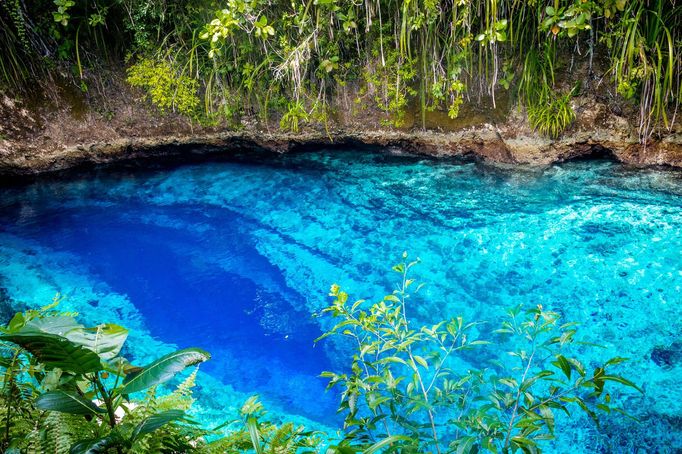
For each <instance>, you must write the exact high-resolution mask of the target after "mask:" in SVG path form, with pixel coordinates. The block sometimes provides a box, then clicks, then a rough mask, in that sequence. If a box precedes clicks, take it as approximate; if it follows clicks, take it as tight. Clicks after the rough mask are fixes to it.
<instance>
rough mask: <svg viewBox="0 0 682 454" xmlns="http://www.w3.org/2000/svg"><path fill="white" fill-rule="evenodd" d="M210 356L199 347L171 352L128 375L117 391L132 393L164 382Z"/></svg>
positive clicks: (119, 392)
mask: <svg viewBox="0 0 682 454" xmlns="http://www.w3.org/2000/svg"><path fill="white" fill-rule="evenodd" d="M210 358H211V355H210V354H208V352H206V351H204V350H201V349H199V348H186V349H184V350H178V351H176V352H173V353H169V354H168V355H166V356H163V357H161V358H159V359H157V360H156V361H154V362H152V363H151V364H149V365H148V366H146V367H144V368H143V369H142V370H141V371H140V372H138V373H136V374H132V375H128V376H127V377H126V379H125V380H124V381H123V386H121V387H120V388H118V389H117V393H118V394H132V393H135V392H138V391H142V390H143V389H147V388H150V387H152V386H155V385H158V384H161V383H164V382H166V381H168V380H170V379H171V378H173V377H174V376H175V375H176V374H177V373H179V372H181V371H182V370H184V369H185V368H186V367H189V366H193V365H195V364H199V363H203V362H204V361H207V360H209V359H210Z"/></svg>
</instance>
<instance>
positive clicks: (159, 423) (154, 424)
mask: <svg viewBox="0 0 682 454" xmlns="http://www.w3.org/2000/svg"><path fill="white" fill-rule="evenodd" d="M184 417H185V412H184V411H182V410H167V411H162V412H160V413H157V414H155V415H152V416H149V417H147V418H145V419H143V420H142V421H140V423H139V424H138V425H137V426H136V427H135V430H133V435H132V437H131V438H130V440H131V442H134V441H135V440H136V439H137V438H139V437H141V436H143V435H147V434H150V433H152V432H154V431H156V430H158V429H160V428H161V427H163V426H165V425H166V424H168V423H170V422H173V421H179V420H181V419H184Z"/></svg>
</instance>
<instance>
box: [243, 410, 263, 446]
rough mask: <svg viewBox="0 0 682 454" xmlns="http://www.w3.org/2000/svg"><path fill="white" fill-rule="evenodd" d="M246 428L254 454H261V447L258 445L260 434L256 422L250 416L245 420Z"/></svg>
mask: <svg viewBox="0 0 682 454" xmlns="http://www.w3.org/2000/svg"><path fill="white" fill-rule="evenodd" d="M246 427H247V428H248V429H249V437H251V444H252V445H253V449H254V450H255V451H256V454H263V447H262V446H261V444H260V433H259V431H258V421H257V420H256V418H255V417H253V416H251V417H250V418H249V419H247V420H246Z"/></svg>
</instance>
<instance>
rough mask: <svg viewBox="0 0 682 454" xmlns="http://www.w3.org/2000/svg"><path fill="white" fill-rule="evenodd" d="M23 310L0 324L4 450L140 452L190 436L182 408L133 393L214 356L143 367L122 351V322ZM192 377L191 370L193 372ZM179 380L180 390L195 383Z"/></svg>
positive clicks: (192, 352)
mask: <svg viewBox="0 0 682 454" xmlns="http://www.w3.org/2000/svg"><path fill="white" fill-rule="evenodd" d="M57 303H58V300H55V301H54V302H53V304H51V305H49V306H46V307H44V308H42V309H40V310H29V311H27V312H24V313H18V314H16V315H15V316H14V318H12V320H11V321H10V323H9V324H8V325H7V327H5V328H4V329H2V334H1V335H0V342H2V353H3V355H2V367H3V368H4V374H3V386H2V399H1V400H0V404H1V405H0V407H2V408H1V410H2V426H3V429H4V430H3V434H2V448H3V450H14V451H17V450H26V449H29V450H31V451H35V452H48V451H50V452H67V451H68V452H71V453H73V454H76V453H86V452H100V451H106V450H108V449H114V450H115V451H117V452H122V451H124V450H125V451H128V450H136V449H137V448H136V447H139V446H144V445H145V444H146V443H148V442H149V441H150V438H149V436H150V435H151V434H154V438H155V440H156V442H157V444H159V443H160V444H163V440H164V439H165V435H170V434H171V433H173V432H175V435H174V436H169V438H168V441H169V442H172V443H174V444H178V443H179V442H181V441H183V440H185V439H184V438H183V437H182V436H178V435H177V433H178V432H177V430H176V429H170V430H166V431H165V432H162V433H159V432H158V431H159V430H160V429H162V428H166V429H168V428H169V427H170V426H172V425H173V424H174V423H176V422H180V421H185V420H186V416H185V413H184V411H183V410H180V409H178V408H169V409H164V410H159V408H158V407H157V406H156V405H150V402H152V401H153V391H152V394H150V395H148V396H147V397H148V398H147V400H146V403H145V404H142V403H140V402H138V403H137V404H130V403H129V399H128V397H129V395H131V394H134V393H137V392H139V391H144V390H148V389H153V388H154V387H156V386H157V385H159V384H162V383H165V382H167V381H168V380H170V379H171V378H173V377H174V376H175V375H176V374H178V373H179V372H181V371H182V370H184V369H185V368H187V367H189V366H192V365H195V364H199V363H201V362H203V361H206V360H207V359H209V358H210V355H209V354H208V353H206V352H205V351H203V350H200V349H197V348H188V349H184V350H179V351H176V352H172V353H169V354H167V355H165V356H163V357H161V358H159V359H157V360H155V361H152V362H151V363H150V364H148V365H147V366H145V367H136V366H133V365H131V364H130V363H129V362H128V361H127V360H126V359H125V358H123V357H122V356H120V355H119V354H120V351H121V349H122V348H123V345H124V343H125V341H126V338H127V336H128V331H127V330H126V329H124V328H122V327H120V326H118V325H113V324H103V325H98V326H96V327H93V328H86V327H84V326H83V325H81V324H79V323H78V322H77V321H76V320H75V318H74V317H75V314H68V313H59V312H56V311H54V310H53V309H54V308H55V306H56V305H57ZM190 380H193V376H192V377H190ZM189 386H190V385H189V384H188V383H185V384H184V385H181V387H180V388H179V392H180V394H182V393H183V392H185V391H184V389H186V388H187V387H189Z"/></svg>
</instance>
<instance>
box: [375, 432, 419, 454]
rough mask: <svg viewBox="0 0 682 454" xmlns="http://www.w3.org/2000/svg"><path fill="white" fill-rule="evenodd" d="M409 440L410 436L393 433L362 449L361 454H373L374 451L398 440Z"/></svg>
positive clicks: (378, 450)
mask: <svg viewBox="0 0 682 454" xmlns="http://www.w3.org/2000/svg"><path fill="white" fill-rule="evenodd" d="M401 441H404V442H411V441H412V439H411V438H410V437H406V436H404V435H393V436H391V437H387V438H384V439H383V440H381V441H379V442H377V443H374V444H373V445H372V446H370V447H369V448H367V449H365V450H364V451H363V454H373V453H375V452H381V451H382V450H383V449H384V448H386V447H388V446H390V445H392V444H393V443H398V442H401Z"/></svg>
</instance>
